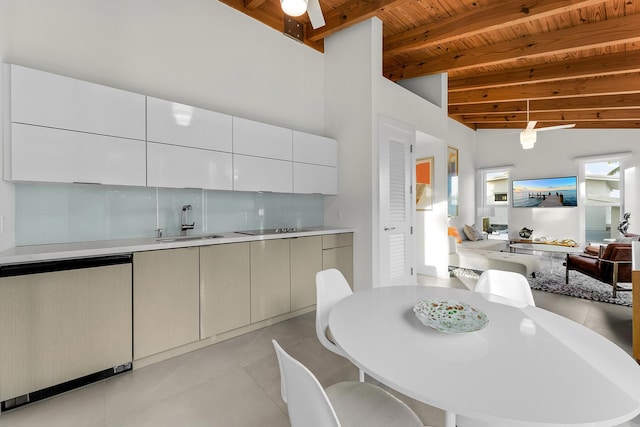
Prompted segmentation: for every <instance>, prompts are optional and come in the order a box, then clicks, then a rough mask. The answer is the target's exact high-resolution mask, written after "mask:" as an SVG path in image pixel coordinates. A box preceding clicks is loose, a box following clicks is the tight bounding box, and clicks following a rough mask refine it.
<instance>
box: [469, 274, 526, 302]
mask: <svg viewBox="0 0 640 427" xmlns="http://www.w3.org/2000/svg"><path fill="white" fill-rule="evenodd" d="M473 291H474V292H481V293H485V294H491V295H498V296H501V297H504V298H507V299H509V300H511V301H512V302H513V304H512V305H515V306H519V307H524V306H527V305H532V306H535V305H536V303H535V301H534V299H533V293H532V292H531V287H530V286H529V282H528V281H527V278H526V277H524V276H523V275H522V274H520V273H514V272H511V271H502V270H486V271H484V272H483V273H482V274H481V275H480V278H479V279H478V281H477V282H476V285H475V287H474V288H473Z"/></svg>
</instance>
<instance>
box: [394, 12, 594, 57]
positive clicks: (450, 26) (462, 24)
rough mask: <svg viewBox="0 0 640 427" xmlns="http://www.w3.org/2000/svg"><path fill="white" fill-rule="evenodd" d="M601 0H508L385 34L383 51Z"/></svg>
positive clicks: (413, 46)
mask: <svg viewBox="0 0 640 427" xmlns="http://www.w3.org/2000/svg"><path fill="white" fill-rule="evenodd" d="M601 3H602V0H538V1H535V0H525V1H522V0H509V1H501V2H496V4H494V5H493V6H490V7H486V8H481V9H480V10H472V11H469V12H467V13H463V14H460V15H456V16H454V17H452V18H449V19H443V20H442V21H440V22H438V23H435V24H426V25H421V26H419V27H416V28H413V29H411V30H409V31H405V32H403V33H399V34H394V35H390V36H387V37H385V39H384V53H385V55H396V54H398V53H402V52H406V51H408V50H413V49H421V48H425V47H430V46H436V45H438V44H441V43H446V42H450V41H453V40H458V39H462V38H465V37H470V36H474V35H476V34H481V33H486V32H488V31H494V30H500V29H503V28H506V27H509V26H512V25H516V24H522V23H524V22H529V21H532V20H536V19H542V18H546V17H549V16H552V15H555V14H558V13H563V12H567V11H570V10H574V9H578V8H581V7H586V6H592V5H594V4H601Z"/></svg>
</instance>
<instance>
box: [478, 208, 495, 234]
mask: <svg viewBox="0 0 640 427" xmlns="http://www.w3.org/2000/svg"><path fill="white" fill-rule="evenodd" d="M495 214H496V210H495V209H494V207H493V206H483V207H481V208H478V216H479V217H482V231H484V232H485V233H488V232H489V219H490V218H491V217H492V216H495Z"/></svg>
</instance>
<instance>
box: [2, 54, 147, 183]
mask: <svg viewBox="0 0 640 427" xmlns="http://www.w3.org/2000/svg"><path fill="white" fill-rule="evenodd" d="M4 72H5V85H6V86H5V89H6V92H5V93H6V94H8V95H10V99H9V103H8V105H9V108H7V109H6V111H5V112H4V124H5V136H6V137H7V138H6V139H5V142H4V143H5V144H6V146H7V148H8V150H5V152H6V153H9V158H8V159H7V161H6V162H5V165H6V168H5V173H4V175H5V178H6V179H8V180H14V181H42V182H63V183H73V182H88V183H99V184H111V185H135V186H144V185H146V152H145V99H144V98H145V97H144V96H143V95H139V94H136V93H131V92H126V91H123V90H119V89H114V88H110V87H106V86H102V85H98V84H94V83H89V82H84V81H81V80H76V79H72V78H69V77H63V76H58V75H55V74H51V73H46V72H42V71H37V70H32V69H29V68H25V67H21V66H18V65H9V64H6V65H5V68H4Z"/></svg>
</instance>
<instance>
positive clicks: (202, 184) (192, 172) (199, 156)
mask: <svg viewBox="0 0 640 427" xmlns="http://www.w3.org/2000/svg"><path fill="white" fill-rule="evenodd" d="M231 168H232V160H231V153H222V152H220V151H209V150H201V149H198V148H188V147H178V146H175V145H167V144H156V143H153V142H149V143H147V186H149V187H172V188H205V189H208V190H231V189H232V188H233V180H232V176H231V173H232V172H231V171H232V169H231Z"/></svg>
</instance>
